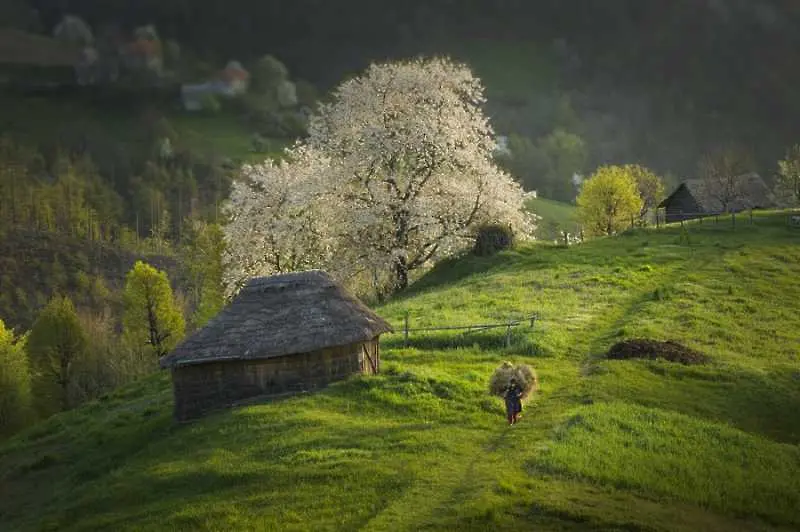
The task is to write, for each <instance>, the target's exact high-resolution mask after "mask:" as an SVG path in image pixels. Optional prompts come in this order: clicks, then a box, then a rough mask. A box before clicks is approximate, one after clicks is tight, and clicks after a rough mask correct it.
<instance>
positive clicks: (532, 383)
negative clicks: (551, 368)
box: [489, 362, 539, 399]
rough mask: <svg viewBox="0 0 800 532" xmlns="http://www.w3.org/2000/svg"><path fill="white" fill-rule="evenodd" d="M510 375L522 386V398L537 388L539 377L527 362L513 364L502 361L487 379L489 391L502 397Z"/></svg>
mask: <svg viewBox="0 0 800 532" xmlns="http://www.w3.org/2000/svg"><path fill="white" fill-rule="evenodd" d="M511 377H514V378H515V379H516V380H517V384H519V386H520V388H522V398H523V399H526V398H528V396H530V395H533V394H534V393H536V391H537V390H538V389H539V378H538V377H537V376H536V370H534V369H533V368H532V367H530V366H528V365H527V364H518V365H514V364H512V363H511V362H503V365H502V366H500V367H499V368H497V369H496V370H494V374H493V375H492V378H491V379H490V380H489V393H490V394H492V395H496V396H498V397H503V392H504V391H505V389H506V386H508V383H509V381H510V380H511Z"/></svg>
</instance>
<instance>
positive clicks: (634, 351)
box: [606, 339, 708, 365]
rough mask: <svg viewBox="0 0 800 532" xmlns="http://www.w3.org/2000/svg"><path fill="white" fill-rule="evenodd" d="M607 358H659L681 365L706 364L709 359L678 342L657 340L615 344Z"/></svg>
mask: <svg viewBox="0 0 800 532" xmlns="http://www.w3.org/2000/svg"><path fill="white" fill-rule="evenodd" d="M606 358H608V359H611V360H625V359H629V358H645V359H649V360H655V359H657V358H660V359H663V360H668V361H670V362H678V363H680V364H687V365H689V364H704V363H706V362H708V357H707V356H706V355H704V354H702V353H698V352H697V351H695V350H693V349H690V348H688V347H686V346H685V345H681V344H679V343H677V342H672V341H667V342H658V341H656V340H646V339H634V340H625V341H624V342H619V343H618V344H614V346H612V347H611V349H609V350H608V353H606Z"/></svg>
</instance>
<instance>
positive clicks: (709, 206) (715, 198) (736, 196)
mask: <svg viewBox="0 0 800 532" xmlns="http://www.w3.org/2000/svg"><path fill="white" fill-rule="evenodd" d="M736 188H737V189H736V190H735V191H720V192H719V193H716V191H715V190H714V186H713V185H711V184H709V183H708V182H706V181H704V180H702V179H689V180H687V181H684V182H683V183H681V184H680V185H678V188H676V189H675V191H674V192H673V193H672V194H670V195H669V196H668V197H667V199H665V200H664V201H662V202H661V203H660V204H659V205H658V208H659V209H664V210H665V211H666V221H667V223H671V222H679V221H681V220H690V219H693V218H702V217H703V216H709V215H712V214H719V213H722V212H740V211H745V210H750V209H769V208H774V207H776V206H777V202H776V200H775V198H774V196H773V194H772V193H771V192H770V190H769V187H767V184H766V183H764V180H763V179H761V176H759V175H758V174H756V173H751V174H747V175H743V176H741V177H740V178H738V181H737V183H736ZM726 195H727V196H728V197H729V198H731V199H730V201H729V202H728V204H727V205H723V203H722V201H720V198H721V197H724V196H726Z"/></svg>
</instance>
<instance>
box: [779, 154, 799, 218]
mask: <svg viewBox="0 0 800 532" xmlns="http://www.w3.org/2000/svg"><path fill="white" fill-rule="evenodd" d="M777 189H778V193H779V194H780V195H781V196H783V197H784V198H785V199H786V200H788V202H789V203H791V204H792V205H794V206H797V205H800V144H795V145H794V146H792V147H791V148H789V149H788V150H787V151H786V157H785V158H784V159H783V160H782V161H778V186H777Z"/></svg>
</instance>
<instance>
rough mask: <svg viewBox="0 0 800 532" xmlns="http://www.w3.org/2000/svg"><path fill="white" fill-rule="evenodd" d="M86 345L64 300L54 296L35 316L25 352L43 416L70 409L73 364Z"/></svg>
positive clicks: (85, 336)
mask: <svg viewBox="0 0 800 532" xmlns="http://www.w3.org/2000/svg"><path fill="white" fill-rule="evenodd" d="M88 342H89V339H88V338H87V335H86V332H85V331H84V330H83V327H82V326H81V323H80V320H79V319H78V314H77V313H76V311H75V306H74V305H73V303H72V300H71V299H69V298H68V297H61V296H56V297H54V298H53V299H52V300H50V302H49V303H48V304H47V306H46V307H44V309H42V311H41V312H40V313H39V317H38V318H36V321H35V322H34V324H33V327H32V328H31V332H30V336H29V338H28V342H27V351H28V356H29V358H30V364H31V369H32V370H33V375H34V379H33V390H34V397H35V404H36V409H37V410H38V412H39V413H40V414H41V415H42V416H43V417H47V416H49V415H51V414H54V413H56V412H58V411H59V410H68V409H69V408H71V407H72V406H74V404H75V401H73V398H72V397H71V396H70V387H71V385H72V383H73V379H74V378H75V365H76V363H77V361H78V360H79V359H80V358H81V357H82V356H83V355H84V353H85V352H86V349H87V346H88Z"/></svg>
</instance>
